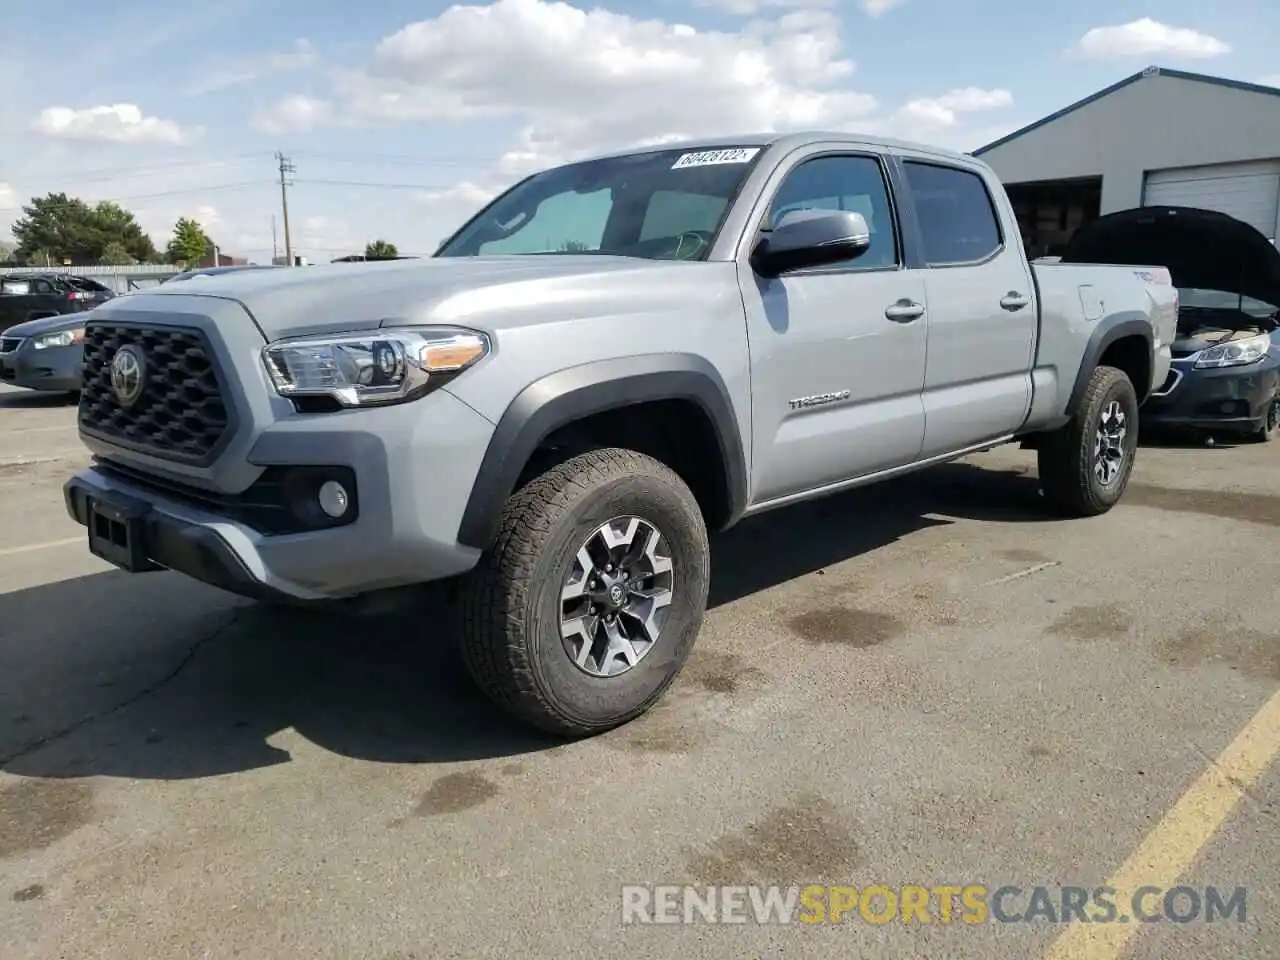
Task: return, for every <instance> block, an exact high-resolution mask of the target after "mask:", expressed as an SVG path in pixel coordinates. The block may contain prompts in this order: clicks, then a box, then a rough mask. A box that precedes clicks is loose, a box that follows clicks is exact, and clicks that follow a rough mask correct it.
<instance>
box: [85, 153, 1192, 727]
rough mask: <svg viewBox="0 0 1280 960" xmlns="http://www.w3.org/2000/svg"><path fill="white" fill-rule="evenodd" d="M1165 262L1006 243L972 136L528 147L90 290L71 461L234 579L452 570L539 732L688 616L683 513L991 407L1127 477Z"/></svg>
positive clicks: (698, 546)
mask: <svg viewBox="0 0 1280 960" xmlns="http://www.w3.org/2000/svg"><path fill="white" fill-rule="evenodd" d="M1176 298H1177V295H1176V292H1175V290H1174V288H1173V286H1172V285H1171V284H1170V280H1169V275H1168V271H1167V270H1164V269H1162V268H1158V267H1151V268H1147V267H1132V266H1097V265H1079V266H1078V265H1067V264H1061V265H1039V264H1034V265H1033V264H1031V263H1029V262H1028V260H1027V257H1026V255H1025V253H1024V251H1023V248H1022V245H1021V243H1020V240H1019V232H1018V226H1017V223H1016V221H1015V218H1014V213H1013V210H1012V208H1011V206H1010V203H1009V200H1008V198H1007V197H1006V195H1005V193H1004V191H1003V190H1002V189H1001V186H1000V183H999V181H998V179H997V178H996V177H995V175H994V174H993V173H992V171H991V170H990V169H989V168H988V167H987V166H986V165H984V164H983V163H982V162H981V161H978V160H976V159H974V158H972V157H969V156H966V155H963V154H958V153H953V152H948V151H943V150H936V149H932V148H928V147H924V146H919V145H912V144H907V143H900V142H896V141H889V140H883V139H867V138H862V137H858V136H853V135H849V134H840V133H830V134H828V133H806V134H791V135H785V136H762V137H746V138H741V139H734V140H724V141H706V142H696V143H687V144H680V145H674V146H662V147H661V148H652V149H645V150H641V151H631V152H625V153H619V154H613V155H609V156H603V157H599V158H596V159H592V160H588V161H583V162H579V163H572V164H568V165H565V166H561V167H558V168H555V169H551V170H547V171H543V172H540V173H537V174H534V175H532V176H530V177H528V178H526V179H524V180H522V181H520V182H519V183H517V184H516V185H515V186H513V187H511V188H510V189H509V190H507V191H506V192H504V193H502V194H501V195H500V196H498V197H497V198H496V199H495V200H494V201H493V202H491V203H490V204H488V205H487V206H485V207H484V208H483V209H482V210H480V211H479V212H478V213H477V214H476V215H475V216H474V217H472V218H471V219H470V220H469V221H467V222H466V223H465V224H463V226H462V227H461V228H460V229H459V230H458V231H457V232H456V233H455V234H453V236H451V237H450V238H449V239H448V240H446V241H445V242H444V243H443V244H442V245H441V246H440V248H439V249H438V250H437V251H436V252H435V254H434V255H433V256H431V257H428V258H424V259H420V260H406V261H398V262H385V263H368V264H354V265H353V264H342V265H336V266H319V267H313V268H311V269H309V270H260V271H246V272H242V273H236V274H233V275H229V276H222V277H211V278H195V279H192V280H189V281H186V282H184V283H181V284H165V285H164V286H162V287H159V288H156V289H155V290H152V291H147V292H143V293H138V294H135V295H133V296H130V297H125V298H120V299H118V300H115V301H112V302H110V303H107V304H104V305H103V306H101V307H99V308H98V309H97V310H95V311H94V313H93V315H92V316H91V317H90V318H89V322H88V323H87V325H86V330H85V337H84V360H85V371H84V387H83V392H82V394H81V400H80V408H79V426H80V435H81V437H82V438H83V440H84V441H85V443H86V444H87V445H88V446H89V447H90V449H91V451H92V453H93V455H94V461H93V463H92V465H91V466H89V467H88V468H86V469H84V470H82V471H81V472H80V473H78V474H77V475H75V476H74V477H73V478H72V479H71V480H70V481H68V483H67V484H66V487H65V495H66V504H67V508H68V510H69V512H70V513H71V515H72V516H73V517H74V518H75V519H76V520H77V521H78V522H79V523H81V524H83V525H85V526H87V528H88V548H89V550H91V551H92V552H93V553H94V554H96V555H97V556H99V557H102V558H104V559H106V560H108V561H110V562H111V563H113V564H115V565H117V566H119V567H121V568H123V569H125V570H129V571H138V572H143V571H149V570H158V569H168V570H174V571H179V572H181V573H183V574H186V575H188V576H191V577H195V578H197V579H199V580H202V581H205V582H207V583H210V584H214V585H216V586H218V587H221V588H224V589H226V590H230V591H234V592H237V593H240V594H243V595H247V596H250V597H259V598H285V599H287V600H289V601H326V600H341V599H353V598H360V597H366V598H367V597H370V596H376V595H379V594H383V592H384V591H389V590H393V589H394V588H404V587H406V586H412V585H416V584H422V583H426V582H429V581H440V580H447V581H449V582H450V583H451V584H453V585H456V586H457V587H458V590H459V593H458V596H457V598H456V600H457V610H458V612H459V617H458V622H459V629H458V637H459V639H460V642H461V645H462V650H463V653H464V658H465V661H466V663H467V666H468V668H469V670H470V672H471V675H472V676H473V677H474V679H475V680H476V681H477V682H478V684H479V686H480V687H481V688H482V689H483V690H485V691H486V692H487V693H488V695H489V696H490V697H491V698H492V699H493V700H494V701H495V702H496V703H497V704H499V705H501V706H502V707H504V708H506V709H507V710H509V711H510V712H511V713H513V714H515V715H516V716H518V717H520V718H522V719H523V720H525V721H526V722H528V723H530V724H532V725H534V726H537V727H539V728H541V729H543V730H547V731H550V732H553V733H556V734H560V735H565V736H583V735H589V734H592V733H596V732H599V731H603V730H606V729H608V728H610V727H614V726H617V725H619V724H622V723H624V722H626V721H628V720H630V719H631V718H633V717H636V716H638V715H640V714H641V713H643V712H644V711H645V710H647V709H648V708H649V707H650V706H652V705H653V704H654V703H655V702H656V701H657V700H658V699H659V698H660V697H661V696H662V695H663V693H664V691H665V690H666V689H667V687H668V686H669V685H670V684H671V682H672V681H673V680H674V679H675V677H676V676H677V675H678V673H679V671H680V669H681V667H682V665H683V664H684V662H685V661H686V658H687V657H688V655H689V652H690V649H691V647H692V645H693V643H694V641H695V639H696V637H697V636H698V633H699V630H700V627H701V624H702V620H703V616H704V611H705V608H706V602H707V591H708V580H709V574H710V551H709V549H708V533H709V532H714V531H716V530H723V529H725V528H727V527H729V526H731V525H733V524H735V523H737V522H738V521H739V520H741V519H742V518H744V517H747V516H752V515H755V514H759V513H762V512H764V511H767V510H771V509H774V508H778V507H783V506H786V505H787V504H792V503H796V502H797V501H802V500H806V499H808V498H812V497H818V496H822V495H825V494H831V493H835V492H837V491H842V490H847V489H849V488H851V487H855V486H858V485H860V484H867V483H871V482H874V481H879V480H884V479H889V478H892V477H895V476H898V475H901V474H904V473H906V472H908V471H912V470H917V469H920V468H923V467H928V466H930V465H933V464H938V463H942V462H944V461H947V460H952V459H954V458H957V457H962V456H964V455H966V454H969V453H973V452H975V451H980V450H984V449H987V448H990V447H993V446H996V445H998V444H1002V443H1006V442H1010V441H1020V442H1021V443H1022V444H1023V445H1024V446H1027V447H1031V448H1034V449H1035V450H1037V451H1038V458H1039V465H1040V480H1041V484H1042V487H1043V490H1044V492H1045V494H1046V497H1047V499H1048V500H1049V501H1050V502H1052V503H1053V504H1056V505H1057V506H1058V507H1060V508H1061V509H1062V510H1064V511H1066V512H1068V513H1071V514H1075V515H1081V516H1089V515H1098V514H1102V513H1104V512H1106V511H1107V510H1109V509H1110V508H1111V507H1112V506H1113V505H1114V504H1115V503H1116V502H1117V501H1118V500H1119V499H1120V497H1121V496H1122V494H1123V492H1124V490H1125V486H1126V484H1127V483H1128V480H1129V476H1130V473H1131V471H1132V469H1133V463H1134V456H1135V451H1136V447H1137V425H1138V407H1139V405H1140V404H1141V403H1142V402H1143V400H1144V399H1145V398H1146V397H1147V396H1148V395H1149V394H1150V393H1151V391H1152V388H1153V386H1154V385H1159V384H1162V383H1163V382H1164V380H1165V378H1166V377H1167V375H1168V372H1169V364H1170V359H1169V342H1170V341H1171V340H1172V338H1173V335H1174V328H1175V323H1176Z"/></svg>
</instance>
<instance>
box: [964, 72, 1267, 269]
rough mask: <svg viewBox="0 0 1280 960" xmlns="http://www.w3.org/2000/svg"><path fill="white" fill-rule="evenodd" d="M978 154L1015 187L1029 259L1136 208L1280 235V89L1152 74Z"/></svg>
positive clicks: (1139, 75)
mask: <svg viewBox="0 0 1280 960" xmlns="http://www.w3.org/2000/svg"><path fill="white" fill-rule="evenodd" d="M973 153H974V156H977V157H980V158H981V159H982V160H984V161H985V162H986V163H988V164H990V165H991V167H992V169H994V170H995V172H996V173H997V175H999V177H1000V179H1001V180H1003V181H1004V183H1005V185H1006V186H1007V187H1008V188H1009V196H1010V199H1011V200H1012V201H1013V205H1014V208H1015V210H1016V211H1017V214H1018V222H1019V224H1020V225H1021V227H1022V233H1023V241H1024V242H1025V243H1026V245H1027V249H1028V252H1030V253H1031V254H1032V255H1033V256H1044V255H1052V254H1055V253H1057V252H1059V250H1060V249H1061V246H1062V245H1063V244H1065V243H1066V241H1067V240H1068V239H1069V238H1070V236H1071V234H1072V233H1073V232H1074V231H1075V229H1076V228H1077V227H1078V226H1079V225H1080V224H1081V223H1084V222H1087V221H1088V220H1092V219H1094V218H1095V217H1097V216H1099V215H1100V214H1105V213H1113V212H1114V211H1116V210H1126V209H1130V208H1132V207H1139V206H1156V205H1175V206H1190V207H1204V208H1207V209H1210V210H1220V211H1222V212H1224V213H1227V214H1230V215H1231V216H1233V217H1236V218H1238V219H1240V220H1244V221H1245V222H1247V223H1250V224H1252V225H1253V226H1255V227H1257V228H1258V229H1259V230H1260V231H1262V233H1263V234H1265V235H1266V236H1267V237H1268V238H1270V239H1273V240H1274V239H1275V238H1276V236H1277V235H1278V234H1280V88H1276V87H1265V86H1261V85H1259V84H1252V83H1242V82H1240V81H1236V80H1224V79H1221V78H1219V77H1209V76H1205V75H1203V74H1198V73H1185V72H1183V71H1180V70H1166V69H1164V68H1162V67H1148V68H1147V69H1145V70H1143V71H1142V72H1141V73H1136V74H1134V75H1133V76H1131V77H1127V78H1126V79H1124V80H1121V81H1120V82H1119V83H1116V84H1113V85H1112V86H1110V87H1107V88H1106V89H1105V90H1101V91H1099V92H1098V93H1095V94H1093V95H1092V96H1090V97H1086V98H1085V99H1083V100H1080V101H1078V102H1077V103H1073V104H1071V105H1070V106H1068V107H1065V108H1064V109H1062V110H1059V111H1058V112H1057V113H1053V114H1050V115H1049V116H1047V117H1045V118H1044V119H1043V120H1038V121H1037V122H1035V123H1033V124H1030V125H1029V126H1026V127H1023V128H1022V129H1021V130H1017V131H1015V132H1014V133H1011V134H1009V135H1008V136H1006V137H1002V138H1001V139H999V140H997V141H995V142H994V143H989V144H987V145H986V146H985V147H981V148H979V149H978V150H975V151H974V152H973Z"/></svg>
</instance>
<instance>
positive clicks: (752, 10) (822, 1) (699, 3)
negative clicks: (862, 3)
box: [693, 0, 894, 17]
mask: <svg viewBox="0 0 1280 960" xmlns="http://www.w3.org/2000/svg"><path fill="white" fill-rule="evenodd" d="M867 2H876V0H867ZM879 2H884V0H879ZM890 2H894V0H890ZM837 3H838V0H693V5H694V6H695V7H709V8H711V9H713V10H723V11H724V12H725V13H733V14H737V15H739V16H744V17H747V16H751V15H753V14H757V13H761V12H764V11H766V10H805V9H818V8H834V7H835V6H836V5H837Z"/></svg>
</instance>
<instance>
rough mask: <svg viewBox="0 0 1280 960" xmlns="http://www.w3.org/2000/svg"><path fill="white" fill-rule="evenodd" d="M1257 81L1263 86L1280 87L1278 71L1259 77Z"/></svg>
mask: <svg viewBox="0 0 1280 960" xmlns="http://www.w3.org/2000/svg"><path fill="white" fill-rule="evenodd" d="M1258 82H1259V83H1260V84H1262V85H1263V86H1264V87H1280V73H1269V74H1267V75H1266V76H1265V77H1260V78H1259V79H1258Z"/></svg>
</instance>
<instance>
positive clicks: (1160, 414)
mask: <svg viewBox="0 0 1280 960" xmlns="http://www.w3.org/2000/svg"><path fill="white" fill-rule="evenodd" d="M1278 390H1280V352H1278V351H1277V348H1275V347H1273V348H1272V350H1271V352H1270V353H1268V354H1267V356H1266V357H1264V358H1263V359H1262V360H1259V361H1258V362H1257V363H1251V364H1248V365H1247V366H1240V367H1210V368H1206V369H1202V370H1197V369H1195V367H1194V365H1193V363H1191V362H1189V361H1187V360H1175V361H1174V362H1173V366H1172V368H1171V369H1170V371H1169V377H1168V379H1167V380H1166V381H1165V383H1164V384H1163V385H1162V386H1161V387H1160V388H1159V389H1157V390H1156V392H1155V393H1153V394H1152V395H1151V396H1150V397H1149V398H1148V399H1147V402H1146V403H1144V404H1143V405H1142V423H1143V425H1144V426H1152V427H1163V428H1167V429H1185V430H1215V431H1224V432H1238V433H1252V432H1254V431H1256V430H1258V429H1260V428H1261V427H1262V426H1263V425H1264V424H1265V423H1266V419H1267V410H1268V408H1269V407H1270V405H1271V404H1272V403H1273V402H1274V400H1275V397H1276V394H1277V391H1278Z"/></svg>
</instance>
